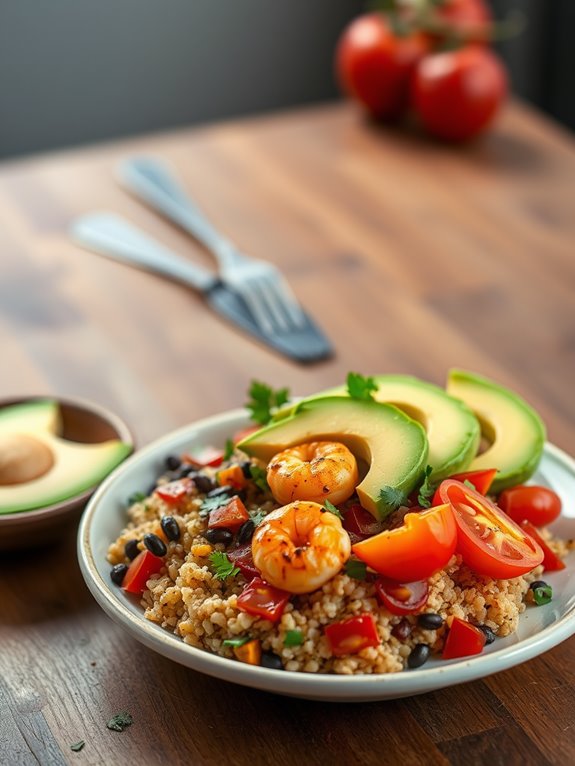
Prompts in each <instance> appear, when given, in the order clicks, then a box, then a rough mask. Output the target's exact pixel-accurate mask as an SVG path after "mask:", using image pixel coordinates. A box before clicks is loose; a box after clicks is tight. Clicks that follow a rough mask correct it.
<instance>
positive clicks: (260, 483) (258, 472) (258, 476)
mask: <svg viewBox="0 0 575 766" xmlns="http://www.w3.org/2000/svg"><path fill="white" fill-rule="evenodd" d="M250 476H251V477H252V481H253V483H254V484H255V485H256V487H257V488H258V489H261V491H262V492H269V491H270V486H269V484H268V480H267V478H266V476H267V474H266V471H265V469H264V468H261V467H260V466H259V465H256V464H255V463H252V464H251V465H250Z"/></svg>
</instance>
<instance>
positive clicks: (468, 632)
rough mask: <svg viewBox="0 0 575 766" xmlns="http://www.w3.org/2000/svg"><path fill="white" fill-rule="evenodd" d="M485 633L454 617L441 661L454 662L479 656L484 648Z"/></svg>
mask: <svg viewBox="0 0 575 766" xmlns="http://www.w3.org/2000/svg"><path fill="white" fill-rule="evenodd" d="M485 641H486V636H485V633H484V632H483V631H482V630H480V629H479V628H476V627H475V625H472V624H471V623H470V622H467V621H466V620H460V619H459V617H454V618H453V622H452V623H451V627H450V629H449V633H448V635H447V638H446V640H445V646H444V648H443V655H442V657H443V659H444V660H454V659H456V658H457V657H470V656H471V655H474V654H481V652H482V651H483V647H484V646H485Z"/></svg>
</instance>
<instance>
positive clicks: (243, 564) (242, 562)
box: [226, 543, 260, 580]
mask: <svg viewBox="0 0 575 766" xmlns="http://www.w3.org/2000/svg"><path fill="white" fill-rule="evenodd" d="M226 553H227V554H228V558H229V560H230V561H232V562H233V563H234V564H235V566H237V568H238V569H239V570H240V572H241V573H242V574H243V576H244V577H245V578H246V580H252V579H253V578H254V577H259V576H260V571H259V569H257V568H256V565H255V564H254V559H253V556H252V544H251V543H246V545H240V546H239V547H238V548H231V549H229V550H227V551H226Z"/></svg>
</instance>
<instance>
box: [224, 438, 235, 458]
mask: <svg viewBox="0 0 575 766" xmlns="http://www.w3.org/2000/svg"><path fill="white" fill-rule="evenodd" d="M233 454H234V443H233V441H232V440H231V439H227V440H226V446H225V449H224V460H229V459H230V458H231V456H232V455H233Z"/></svg>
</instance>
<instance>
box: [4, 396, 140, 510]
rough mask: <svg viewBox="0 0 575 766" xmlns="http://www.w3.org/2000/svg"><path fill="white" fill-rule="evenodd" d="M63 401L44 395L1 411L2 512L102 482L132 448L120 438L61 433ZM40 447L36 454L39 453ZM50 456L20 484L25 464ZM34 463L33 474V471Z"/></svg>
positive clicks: (49, 501) (28, 507) (39, 504)
mask: <svg viewBox="0 0 575 766" xmlns="http://www.w3.org/2000/svg"><path fill="white" fill-rule="evenodd" d="M59 426H60V417H59V407H58V403H57V402H55V401H53V400H51V399H39V400H34V401H30V402H26V403H23V404H16V405H12V406H10V407H5V408H4V409H2V410H0V514H6V513H18V512H21V511H30V510H33V509H35V508H44V507H47V506H49V505H53V504H54V503H59V502H60V501H62V500H67V499H68V498H70V497H74V496H75V495H78V494H80V493H82V492H84V491H85V490H87V489H90V488H91V487H93V486H94V485H95V484H98V482H100V481H101V480H102V479H103V478H104V477H105V476H107V474H108V473H110V471H111V470H112V469H113V468H115V467H116V466H117V465H118V464H119V463H121V462H122V460H124V458H126V457H127V456H128V455H129V454H130V452H131V451H132V447H131V445H129V444H126V443H125V442H122V441H120V440H118V439H112V440H109V441H106V442H102V443H100V444H80V443H78V442H71V441H67V440H65V439H62V438H60V437H59V436H58V430H59ZM35 451H36V454H34V452H35ZM38 454H40V455H42V456H45V455H46V454H49V455H50V459H49V460H48V461H45V462H43V464H42V466H41V468H40V469H39V470H40V475H38V476H37V477H34V478H32V479H31V480H24V481H22V480H21V478H19V479H16V481H18V483H15V482H14V481H13V480H11V478H10V476H11V474H12V475H14V476H15V475H16V473H21V471H19V470H18V469H20V468H21V467H22V466H21V465H18V464H16V465H14V458H15V457H16V458H17V459H18V461H19V462H20V463H23V462H25V461H27V462H30V461H31V462H32V463H33V462H34V460H35V459H36V458H37V455H38ZM34 473H35V472H34V470H33V467H32V470H31V475H34Z"/></svg>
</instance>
